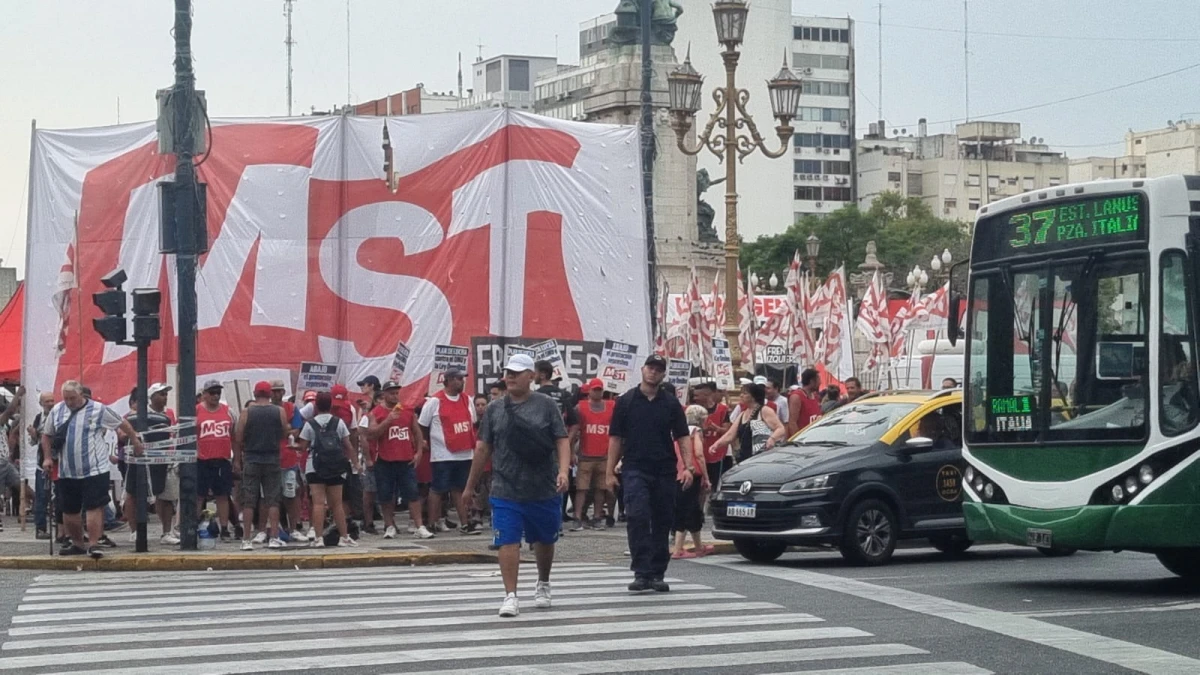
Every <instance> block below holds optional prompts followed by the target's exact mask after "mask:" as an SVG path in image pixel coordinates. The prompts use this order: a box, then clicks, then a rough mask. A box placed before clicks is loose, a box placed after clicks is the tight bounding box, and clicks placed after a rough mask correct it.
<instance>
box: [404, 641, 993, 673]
mask: <svg viewBox="0 0 1200 675" xmlns="http://www.w3.org/2000/svg"><path fill="white" fill-rule="evenodd" d="M927 653H928V652H926V651H924V650H921V649H916V648H914V647H909V646H907V645H900V644H878V645H850V646H846V647H807V648H803V649H779V650H771V651H764V652H727V653H723V654H685V655H681V656H656V657H648V658H640V659H619V660H614V661H574V662H571V663H534V664H529V665H520V666H488V668H487V673H488V675H604V674H606V673H627V672H647V671H654V670H676V669H678V670H680V671H684V670H687V669H690V668H699V669H702V670H705V669H711V668H723V667H729V666H749V665H767V664H772V663H796V662H803V661H822V660H825V659H839V660H840V659H867V658H879V657H886V656H914V655H921V654H927ZM958 665H960V664H952V663H951V664H947V663H914V664H911V665H903V666H873V667H868V668H852V669H841V670H813V671H797V672H796V673H795V674H794V675H801V673H803V674H804V675H808V674H809V673H812V674H814V675H835V674H839V673H855V674H857V673H864V674H866V675H870V674H871V673H879V674H880V675H986V674H988V673H990V671H987V670H981V669H979V668H974V666H969V665H967V664H961V665H963V666H967V668H973V670H967V669H953V667H956V666H958ZM926 666H931V667H932V668H931V669H926V668H925V667H926ZM939 667H940V668H941V669H940V670H939ZM947 667H950V668H949V669H948V668H947ZM894 668H902V669H907V670H894ZM479 672H480V669H479V668H456V669H445V670H422V671H419V672H413V671H403V673H402V674H399V673H398V674H396V675H477V674H478V673H479ZM776 675H785V674H783V673H777V674H776ZM786 675H793V674H786Z"/></svg>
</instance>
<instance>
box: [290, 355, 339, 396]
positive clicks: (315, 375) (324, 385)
mask: <svg viewBox="0 0 1200 675" xmlns="http://www.w3.org/2000/svg"><path fill="white" fill-rule="evenodd" d="M337 373H338V367H337V364H334V363H313V362H311V361H305V362H303V363H301V364H300V377H297V378H296V395H297V396H296V400H300V398H299V397H300V395H302V394H303V393H304V392H306V391H329V390H330V389H332V388H333V385H335V384H337Z"/></svg>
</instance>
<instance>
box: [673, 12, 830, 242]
mask: <svg viewBox="0 0 1200 675" xmlns="http://www.w3.org/2000/svg"><path fill="white" fill-rule="evenodd" d="M685 5H686V7H685V8H686V11H685V12H684V14H683V15H682V16H681V17H679V31H678V33H677V34H676V36H675V43H674V46H675V50H676V52H677V53H678V55H679V57H680V60H682V58H683V57H684V55H685V54H686V53H687V51H688V48H689V45H690V46H691V58H692V65H693V66H695V68H696V70H698V71H699V72H700V74H702V75H704V76H705V78H706V79H705V83H704V87H705V92H704V96H703V98H702V101H703V108H702V109H701V111H700V112H699V113H698V114H697V115H696V126H698V127H699V128H701V129H703V128H704V125H705V124H707V122H708V119H709V116H711V115H712V113H713V105H714V104H713V100H712V96H711V95H710V92H711V90H712V89H713V88H714V87H719V86H723V85H724V83H725V66H724V63H723V61H722V59H721V51H722V47H721V45H720V44H719V43H718V42H717V29H716V24H715V22H714V20H713V15H712V11H711V9H710V4H709V3H706V2H688V3H685ZM792 27H793V19H792V3H791V0H754V2H752V3H751V5H750V14H749V19H748V21H747V25H746V35H745V43H744V44H743V45H742V56H741V60H740V62H739V63H738V71H737V83H738V86H740V87H742V88H744V89H746V90H747V91H749V92H750V101H749V104H748V106H747V108H748V110H749V112H750V114H751V116H753V117H754V122H755V123H756V124H757V125H758V130H759V132H760V133H761V134H762V135H763V138H764V139H766V142H767V146H768V148H769V149H771V150H775V149H778V148H779V139H778V138H777V137H776V135H775V126H776V125H777V124H778V122H776V120H775V118H774V117H772V115H771V100H770V97H769V96H768V94H767V85H766V82H767V80H770V79H771V78H773V77H775V75H776V74H777V73H778V72H779V68H780V66H781V65H782V62H783V57H784V54H791V53H793V51H795V49H796V47H797V46H798V45H800V44H801V43H799V42H796V41H795V40H794V39H793V30H792ZM822 45H824V43H822ZM808 46H812V47H814V48H815V47H816V46H817V45H807V44H806V48H807V47H808ZM828 47H829V48H834V47H841V48H844V47H845V45H833V44H829V45H828ZM790 60H791V58H789V61H790ZM788 65H791V64H790V63H789V64H788ZM826 74H828V75H830V76H832V75H833V73H830V72H828V71H825V70H821V71H817V70H815V69H814V71H813V75H802V77H805V78H808V77H814V78H816V77H818V75H826ZM801 105H803V106H810V105H811V106H812V107H816V105H817V104H816V103H815V102H814V103H812V104H810V103H809V102H808V101H807V97H806V99H805V100H803V101H802V102H801ZM835 124H836V123H835ZM839 129H840V126H839ZM662 140H664V141H665V142H663V143H661V144H660V145H661V146H662V151H663V152H678V150H676V149H675V139H674V138H672V137H668V138H667V139H662ZM788 145H789V146H791V145H792V142H791V141H790V140H789V141H788ZM668 146H669V147H668ZM698 159H699V161H698V166H699V168H701V169H707V170H708V173H709V175H711V176H712V177H713V178H714V179H716V178H720V177H722V176H724V175H725V166H724V164H722V163H721V162H720V161H719V160H718V159H717V158H716V157H714V156H713V155H712V153H710V152H708V151H707V150H705V151H703V152H701V153H700V155H699V158H698ZM792 160H793V153H792V152H789V153H788V154H786V155H785V156H784V157H782V158H780V159H769V158H767V157H766V156H765V155H763V154H762V153H761V152H756V153H754V154H753V155H750V156H748V157H746V160H745V161H744V162H742V163H740V164H738V195H739V196H740V201H739V202H738V225H739V232H740V234H741V235H742V236H743V237H744V238H745V239H746V240H748V241H752V240H754V239H757V238H758V237H760V236H762V235H765V234H777V233H779V232H782V231H783V230H785V229H786V228H787V227H788V226H790V225H791V224H792V223H793V222H795V212H796V209H795V205H794V201H793V189H794V187H795V181H794V180H793V174H794V171H793V168H794V167H793V163H792ZM723 191H724V186H717V187H715V188H713V189H712V190H710V191H709V193H708V194H707V195H705V199H706V200H707V201H708V203H709V204H711V205H712V207H713V209H715V210H716V217H715V219H714V221H713V222H714V223H716V224H717V231H718V232H720V234H721V236H722V237H723V236H724V234H725V232H724V227H723V225H724V223H725V203H724V200H723V199H722V197H721V195H722V193H723ZM814 203H815V202H814Z"/></svg>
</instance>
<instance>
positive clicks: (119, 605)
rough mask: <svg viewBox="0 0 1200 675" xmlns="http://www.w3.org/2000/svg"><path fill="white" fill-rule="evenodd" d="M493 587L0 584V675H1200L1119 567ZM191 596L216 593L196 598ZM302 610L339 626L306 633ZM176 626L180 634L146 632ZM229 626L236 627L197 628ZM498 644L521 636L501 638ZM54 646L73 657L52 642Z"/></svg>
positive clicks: (71, 578) (1165, 620)
mask: <svg viewBox="0 0 1200 675" xmlns="http://www.w3.org/2000/svg"><path fill="white" fill-rule="evenodd" d="M531 571H532V570H530V569H529V568H525V570H523V575H524V577H523V579H524V581H523V583H522V586H521V588H522V595H523V596H524V595H527V593H526V591H527V590H528V589H526V586H529V585H530V581H529V580H530V579H531ZM493 572H494V568H492V567H491V566H480V567H456V568H436V569H434V568H390V569H383V570H380V569H376V570H347V571H345V572H344V573H337V572H329V571H325V572H323V573H322V572H273V573H249V572H247V573H244V574H246V575H257V576H256V577H255V578H242V576H241V575H242V574H243V573H236V572H227V573H212V574H211V575H208V576H205V573H202V572H201V573H188V574H183V575H164V574H161V573H160V574H157V575H156V574H154V573H145V574H143V573H127V574H112V575H97V574H86V575H85V574H72V573H59V574H36V573H26V572H8V571H3V572H0V626H2V627H3V628H4V629H5V630H6V631H7V632H6V633H4V634H3V635H0V642H2V643H4V644H3V650H2V651H0V672H4V671H7V672H29V673H43V672H64V671H69V672H83V671H88V670H95V669H101V670H103V669H112V670H113V671H114V672H116V671H128V672H145V673H151V672H172V673H184V672H205V673H207V672H275V671H287V670H292V669H295V668H300V667H309V668H328V669H331V670H330V671H329V672H334V671H337V670H346V669H348V668H351V667H352V668H353V669H355V670H361V671H362V672H371V673H398V672H404V673H412V672H417V671H420V672H431V673H433V672H436V673H443V672H463V673H482V672H502V673H527V672H536V673H555V674H556V675H569V674H570V673H593V672H594V673H599V672H620V673H631V672H678V673H696V672H705V673H731V674H732V673H784V672H789V673H791V672H820V673H827V674H830V675H832V674H834V673H836V674H838V675H851V674H853V675H867V674H870V675H878V674H884V673H887V674H899V673H914V674H915V673H920V674H922V675H931V674H934V673H945V674H954V675H976V674H979V673H986V672H989V671H990V672H996V673H1056V674H1065V673H1088V674H1093V673H1128V672H1151V673H1198V672H1200V641H1198V640H1196V638H1195V632H1196V626H1198V625H1200V588H1196V587H1189V586H1187V585H1186V584H1184V583H1183V582H1181V581H1180V580H1178V579H1176V578H1174V577H1172V576H1171V575H1170V574H1169V573H1168V572H1166V571H1165V570H1164V569H1162V568H1161V567H1160V566H1159V565H1158V563H1157V561H1156V560H1155V559H1154V558H1153V557H1151V556H1146V555H1140V554H1134V553H1121V554H1111V553H1105V554H1101V553H1079V554H1077V555H1075V556H1073V557H1070V558H1057V559H1049V558H1044V557H1043V556H1041V555H1040V554H1038V553H1036V552H1034V551H1032V550H1028V549H1021V548H1013V547H1005V546H983V547H978V548H977V549H972V551H971V552H969V553H968V554H967V555H965V556H963V557H961V558H958V559H946V558H944V557H942V556H940V555H938V554H937V553H936V552H934V551H932V550H931V549H907V550H902V551H898V552H897V555H896V557H895V559H894V562H893V563H892V564H891V565H888V566H886V567H879V568H853V567H847V566H846V565H845V564H844V563H843V562H842V560H841V558H840V556H838V555H837V554H835V553H789V554H787V555H785V556H784V557H783V558H781V559H780V561H778V562H777V563H775V564H772V565H754V564H751V563H747V562H744V561H742V560H741V559H740V558H738V557H736V556H712V557H709V558H706V559H702V560H700V561H679V562H674V563H672V565H671V569H670V571H669V576H670V577H671V578H673V579H675V581H674V582H673V585H674V587H675V588H674V590H673V591H672V593H671V594H670V597H666V596H655V595H653V594H651V596H650V597H640V598H632V597H631V596H630V595H629V594H627V593H626V592H624V588H623V587H624V584H625V583H627V581H628V576H629V574H628V572H627V571H626V570H625V569H624V565H623V564H622V563H619V562H618V563H615V564H613V563H611V562H610V561H603V562H601V563H597V564H594V565H593V564H589V563H573V564H570V565H568V564H564V565H563V566H561V567H560V569H559V570H558V571H557V572H556V575H557V578H558V579H559V580H558V581H556V583H555V589H556V596H555V606H554V608H553V609H552V610H544V611H539V610H536V609H534V608H532V602H530V601H528V600H527V599H523V602H522V614H521V617H520V618H519V619H516V620H500V621H498V620H497V619H496V617H495V607H496V606H498V603H499V598H500V595H499V594H498V593H497V587H496V585H497V584H498V580H497V579H496V578H495V576H494V574H493ZM94 583H100V584H102V585H103V586H104V587H105V588H108V589H109V590H110V591H111V592H113V593H114V594H115V597H114V599H113V602H112V603H111V605H110V604H106V603H105V602H104V601H100V602H97V601H95V600H90V601H87V604H86V606H83V607H75V606H73V605H72V602H71V594H72V593H74V592H77V591H79V590H81V588H82V585H84V584H94ZM207 584H212V585H215V586H219V585H223V589H216V588H214V589H213V590H212V591H211V592H209V593H208V594H207V596H206V594H205V592H204V589H205V587H206V585H207ZM31 585H34V587H33V588H32V590H31V589H30V586H31ZM372 585H375V586H377V587H380V588H379V590H380V591H381V592H379V593H375V592H373V591H372ZM177 586H178V587H179V588H180V589H181V590H178V592H177V591H176V590H174V589H175V588H176V587H177ZM189 586H190V587H191V588H190V589H189V588H187V587H189ZM383 587H386V588H383ZM143 588H145V589H158V590H148V591H144V590H143ZM82 590H85V591H94V590H96V589H95V588H83V589H82ZM384 590H386V591H387V592H386V593H385V592H382V591H384ZM222 593H224V594H228V595H220V594H222ZM443 593H446V594H448V595H445V596H442V595H440V594H443ZM176 594H177V595H178V597H176ZM142 596H144V597H142ZM91 597H92V598H95V597H98V596H96V595H95V594H94V593H92V594H91ZM101 597H102V596H101ZM38 603H41V604H38ZM229 603H251V604H249V605H246V606H244V607H241V606H239V607H238V608H236V611H231V609H230V605H229ZM254 603H259V604H254ZM723 603H728V604H723ZM18 604H21V605H23V607H22V608H21V610H20V611H19V612H18V611H17V605H18ZM110 607H111V608H112V611H109V608H110ZM312 607H315V608H320V609H326V610H330V611H333V612H335V613H339V614H337V616H331V617H328V618H325V619H321V618H319V617H311V618H309V617H308V616H307V612H309V611H310V608H312ZM288 612H294V613H295V618H293V619H288V618H286V617H287V616H289V615H288V614H287V613H288ZM539 612H541V613H539ZM259 613H261V615H259ZM14 615H17V623H16V624H13V623H12V621H11V620H12V618H13V616H14ZM171 617H177V618H176V619H173V620H176V621H177V624H176V625H166V624H163V625H158V623H157V622H159V621H160V620H166V619H169V618H171ZM229 617H241V618H240V619H239V620H241V621H244V622H246V623H245V627H244V628H238V626H237V625H236V624H233V625H230V626H228V627H227V629H223V630H220V631H213V630H212V629H211V626H212V625H214V623H215V624H216V625H221V623H223V622H224V621H225V620H226V619H228V618H229ZM273 617H274V618H273ZM260 619H261V621H262V623H263V625H261V626H260V625H258V624H257V623H255V622H258V621H259V620H260ZM349 621H361V623H360V624H356V625H354V626H348V625H345V623H344V622H349ZM93 623H94V628H93V627H92V625H90V624H93ZM60 626H61V629H62V630H61V631H60V630H58V627H60ZM438 626H441V627H440V628H439V627H438ZM449 626H453V627H452V628H449ZM14 629H15V630H14ZM514 629H515V630H517V631H524V632H522V633H516V632H513V633H505V632H504V631H512V630H514ZM147 631H149V632H147ZM289 633H291V634H289ZM117 636H122V637H121V639H122V640H126V641H127V642H125V643H124V644H122V643H118V642H117V641H116V639H115V638H116V637H117ZM58 639H66V640H72V641H76V642H77V644H78V646H71V647H64V648H56V647H54V646H52V645H53V644H54V642H55V641H56V640H58ZM321 640H325V641H326V646H324V647H322V646H321V645H320V641H321ZM23 641H24V642H25V644H24V645H22V644H21V643H22V642H23ZM243 642H244V643H254V644H250V645H242V646H241V647H239V646H238V645H239V643H243ZM39 643H41V644H39ZM162 648H169V649H175V650H177V651H176V652H174V656H172V654H171V653H168V652H160V651H158V650H160V649H162ZM110 649H111V650H117V649H122V650H123V651H119V652H112V653H105V651H103V650H110ZM124 650H133V651H124ZM138 650H141V655H140V656H137V655H136V654H137V653H138ZM414 650H416V651H414ZM59 654H63V655H64V656H62V657H61V658H62V660H63V662H61V663H60V662H59V659H58V658H57V655H59ZM122 655H124V656H126V657H127V658H128V659H129V661H128V662H125V661H122V660H121V659H122ZM460 656H462V657H465V658H459V657H460ZM688 659H691V660H690V661H689V660H688ZM535 666H541V667H540V668H535Z"/></svg>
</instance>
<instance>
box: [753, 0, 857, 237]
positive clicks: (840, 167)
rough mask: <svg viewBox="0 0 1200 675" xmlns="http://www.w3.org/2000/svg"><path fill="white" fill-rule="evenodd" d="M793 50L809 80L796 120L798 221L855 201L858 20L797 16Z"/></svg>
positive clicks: (795, 205) (795, 61)
mask: <svg viewBox="0 0 1200 675" xmlns="http://www.w3.org/2000/svg"><path fill="white" fill-rule="evenodd" d="M754 8H755V9H757V4H756V5H755V6H754ZM753 11H754V9H752V10H751V12H753ZM791 53H792V64H793V67H794V68H795V69H796V70H797V71H798V72H799V73H800V75H801V77H802V78H803V79H804V90H803V93H804V95H803V97H802V98H801V101H800V105H801V108H800V118H799V120H797V121H796V122H795V123H793V124H792V126H793V127H795V128H796V135H795V136H794V137H793V139H792V141H793V147H794V148H795V150H794V152H795V154H794V157H793V162H792V164H793V165H792V167H791V168H792V173H793V174H794V175H793V176H792V180H793V189H792V196H793V199H794V202H793V208H792V210H793V213H794V217H795V218H797V219H798V218H800V217H801V216H804V215H806V214H810V213H814V214H826V213H831V212H833V211H836V210H838V209H840V208H842V207H843V206H845V205H847V204H850V203H853V202H854V196H855V187H856V186H855V180H854V178H855V173H856V172H855V170H854V159H855V157H854V137H855V134H854V122H855V117H854V102H855V95H854V21H853V20H852V19H848V18H846V19H834V18H821V17H794V18H793V19H792V50H791Z"/></svg>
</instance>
